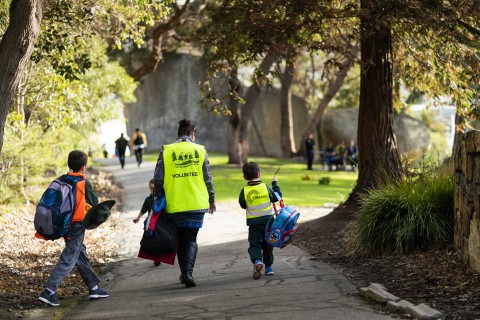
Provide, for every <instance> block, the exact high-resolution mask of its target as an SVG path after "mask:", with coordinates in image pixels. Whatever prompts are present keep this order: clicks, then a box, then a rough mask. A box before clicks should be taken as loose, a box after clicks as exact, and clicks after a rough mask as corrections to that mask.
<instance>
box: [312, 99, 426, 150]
mask: <svg viewBox="0 0 480 320" xmlns="http://www.w3.org/2000/svg"><path fill="white" fill-rule="evenodd" d="M357 128H358V109H357V108H348V109H332V110H327V112H326V113H325V115H324V117H323V119H322V123H321V126H320V131H321V133H322V139H323V141H324V142H327V141H328V142H332V144H333V145H337V144H339V143H340V142H342V141H344V142H345V143H346V144H347V145H348V143H349V141H350V140H355V141H356V140H357ZM393 129H394V132H395V136H396V138H397V146H398V151H399V153H404V152H412V151H420V150H425V149H427V148H428V147H429V146H430V134H429V132H428V128H427V127H426V126H425V125H424V124H423V123H422V122H421V121H419V120H417V119H415V118H412V117H410V116H409V115H407V114H400V115H397V116H395V117H394V118H393ZM325 144H326V143H325Z"/></svg>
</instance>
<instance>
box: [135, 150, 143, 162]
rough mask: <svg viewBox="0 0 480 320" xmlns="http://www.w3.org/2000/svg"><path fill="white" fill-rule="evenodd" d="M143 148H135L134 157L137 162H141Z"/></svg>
mask: <svg viewBox="0 0 480 320" xmlns="http://www.w3.org/2000/svg"><path fill="white" fill-rule="evenodd" d="M142 156H143V148H138V149H135V158H137V163H138V164H139V165H141V164H142Z"/></svg>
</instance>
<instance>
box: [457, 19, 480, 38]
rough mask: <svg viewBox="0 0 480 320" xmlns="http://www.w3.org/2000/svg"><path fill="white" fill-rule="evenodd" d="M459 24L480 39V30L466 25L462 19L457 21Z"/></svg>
mask: <svg viewBox="0 0 480 320" xmlns="http://www.w3.org/2000/svg"><path fill="white" fill-rule="evenodd" d="M457 22H458V24H460V25H461V26H462V27H464V28H465V29H466V30H467V31H469V32H470V33H472V34H474V35H476V36H477V37H480V30H479V29H477V28H475V27H473V26H471V25H469V24H468V23H466V22H465V21H462V20H460V19H457Z"/></svg>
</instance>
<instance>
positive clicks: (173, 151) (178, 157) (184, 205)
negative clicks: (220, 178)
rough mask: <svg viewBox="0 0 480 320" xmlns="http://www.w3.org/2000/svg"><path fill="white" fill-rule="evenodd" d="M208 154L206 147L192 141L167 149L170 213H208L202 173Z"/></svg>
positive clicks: (167, 192) (165, 180) (168, 206)
mask: <svg viewBox="0 0 480 320" xmlns="http://www.w3.org/2000/svg"><path fill="white" fill-rule="evenodd" d="M205 154H206V151H205V147H204V146H202V145H199V144H196V143H193V142H189V141H182V142H176V143H172V144H168V145H165V146H164V150H163V163H164V170H165V176H164V181H163V188H164V189H165V197H166V200H167V208H166V212H167V213H175V212H184V211H197V210H208V208H209V207H210V204H209V203H208V190H207V186H206V185H205V181H204V180H203V171H202V166H203V163H204V162H205Z"/></svg>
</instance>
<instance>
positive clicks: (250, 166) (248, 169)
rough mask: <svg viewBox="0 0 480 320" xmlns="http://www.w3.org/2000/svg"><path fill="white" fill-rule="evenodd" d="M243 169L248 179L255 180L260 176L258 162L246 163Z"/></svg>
mask: <svg viewBox="0 0 480 320" xmlns="http://www.w3.org/2000/svg"><path fill="white" fill-rule="evenodd" d="M242 170H243V175H244V176H245V179H246V180H253V179H256V178H258V177H259V176H260V167H259V166H258V164H257V163H256V162H247V163H245V164H244V165H243V168H242Z"/></svg>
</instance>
